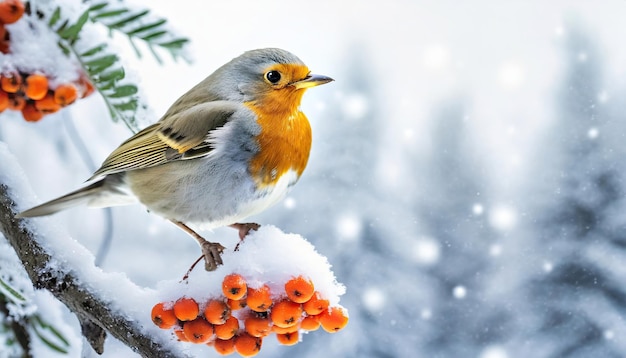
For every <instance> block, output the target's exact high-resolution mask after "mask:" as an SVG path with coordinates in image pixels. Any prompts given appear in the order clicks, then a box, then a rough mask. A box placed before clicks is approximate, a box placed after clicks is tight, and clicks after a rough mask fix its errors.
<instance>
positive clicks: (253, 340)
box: [235, 333, 263, 357]
mask: <svg viewBox="0 0 626 358" xmlns="http://www.w3.org/2000/svg"><path fill="white" fill-rule="evenodd" d="M262 344H263V339H261V338H259V337H253V336H251V335H249V334H247V333H242V334H241V335H239V336H237V337H236V338H235V350H236V351H237V353H239V354H240V355H241V356H243V357H253V356H255V355H257V354H259V351H260V350H261V345H262Z"/></svg>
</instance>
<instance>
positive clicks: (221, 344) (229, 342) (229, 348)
mask: <svg viewBox="0 0 626 358" xmlns="http://www.w3.org/2000/svg"><path fill="white" fill-rule="evenodd" d="M213 348H215V351H216V352H217V353H219V354H221V355H223V356H227V355H229V354H233V353H235V337H233V338H230V339H216V340H215V342H213Z"/></svg>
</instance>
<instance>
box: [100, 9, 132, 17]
mask: <svg viewBox="0 0 626 358" xmlns="http://www.w3.org/2000/svg"><path fill="white" fill-rule="evenodd" d="M129 11H130V10H128V9H117V10H111V11H105V12H101V13H98V14H96V15H94V16H93V17H92V19H93V20H101V19H103V18H106V17H114V16H119V15H122V14H125V13H127V12H129Z"/></svg>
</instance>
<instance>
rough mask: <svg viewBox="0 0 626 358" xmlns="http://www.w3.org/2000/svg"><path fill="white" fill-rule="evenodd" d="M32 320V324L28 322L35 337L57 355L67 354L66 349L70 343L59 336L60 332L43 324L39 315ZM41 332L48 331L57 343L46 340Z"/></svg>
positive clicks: (61, 335)
mask: <svg viewBox="0 0 626 358" xmlns="http://www.w3.org/2000/svg"><path fill="white" fill-rule="evenodd" d="M32 318H34V322H32V321H31V322H30V323H31V326H32V327H33V330H34V331H35V334H36V335H37V337H39V339H41V341H42V342H43V343H45V344H46V345H47V346H48V347H49V348H51V349H53V350H55V351H57V352H59V353H63V354H67V353H68V352H69V350H68V348H69V347H70V342H69V341H68V340H67V338H65V337H64V336H63V334H61V332H59V331H58V330H57V329H56V328H54V326H52V325H50V324H48V323H46V322H44V321H43V320H42V319H41V317H40V316H39V315H34V316H33V317H32ZM42 330H43V331H48V332H49V333H50V334H52V336H53V337H55V338H56V339H57V340H58V342H53V341H52V340H50V339H48V337H46V335H44V334H43V332H42Z"/></svg>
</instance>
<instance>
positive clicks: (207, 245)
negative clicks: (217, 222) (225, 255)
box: [200, 240, 225, 271]
mask: <svg viewBox="0 0 626 358" xmlns="http://www.w3.org/2000/svg"><path fill="white" fill-rule="evenodd" d="M200 247H201V248H202V255H203V256H204V268H205V269H206V270H207V271H215V269H217V266H219V265H221V264H223V263H224V262H223V261H222V252H224V249H225V247H224V246H222V245H220V243H219V242H209V241H206V240H204V242H203V243H201V244H200Z"/></svg>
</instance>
